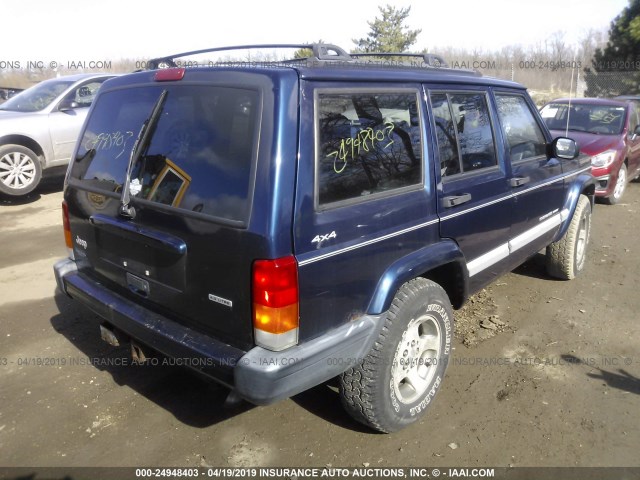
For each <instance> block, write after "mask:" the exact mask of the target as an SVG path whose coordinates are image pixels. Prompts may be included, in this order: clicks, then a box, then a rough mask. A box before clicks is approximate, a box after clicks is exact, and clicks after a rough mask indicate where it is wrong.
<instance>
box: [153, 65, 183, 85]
mask: <svg viewBox="0 0 640 480" xmlns="http://www.w3.org/2000/svg"><path fill="white" fill-rule="evenodd" d="M184 72H185V69H184V68H163V69H162V70H158V71H157V72H156V74H155V75H154V76H153V79H154V80H155V81H156V82H172V81H176V80H182V79H183V78H184Z"/></svg>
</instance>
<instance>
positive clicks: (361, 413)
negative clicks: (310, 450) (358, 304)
mask: <svg viewBox="0 0 640 480" xmlns="http://www.w3.org/2000/svg"><path fill="white" fill-rule="evenodd" d="M452 333H453V311H452V308H451V303H450V302H449V298H448V297H447V294H446V293H445V291H444V290H443V289H442V287H440V286H439V285H438V284H436V283H434V282H432V281H430V280H426V279H424V278H416V279H414V280H411V281H410V282H407V283H405V284H404V285H403V286H402V287H401V288H400V289H399V290H398V292H397V294H396V296H395V298H394V299H393V302H392V304H391V308H390V309H389V311H388V312H387V315H386V319H385V324H384V326H383V328H382V331H381V332H380V335H379V337H378V339H377V341H376V342H375V343H374V345H373V347H372V348H371V351H370V352H369V353H368V354H367V356H366V357H365V358H364V359H363V360H362V361H361V362H360V363H359V364H358V365H357V366H355V367H353V368H350V369H349V370H347V371H346V372H344V373H343V374H342V375H341V376H340V395H341V398H342V403H343V405H344V407H345V409H346V410H347V412H349V414H350V415H351V416H352V417H353V418H355V419H356V420H358V421H359V422H361V423H364V424H365V425H367V426H369V427H371V428H373V429H376V430H379V431H381V432H394V431H396V430H399V429H401V428H403V427H405V426H407V425H410V424H411V423H414V422H415V421H416V420H418V419H419V418H420V417H421V416H422V415H423V414H424V413H425V411H426V409H427V407H428V406H429V405H430V404H431V401H432V400H433V397H434V396H435V394H436V392H437V391H438V389H439V388H440V385H441V383H442V380H443V378H444V373H445V370H446V368H447V363H448V359H449V355H450V352H451V336H452Z"/></svg>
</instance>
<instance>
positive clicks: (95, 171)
mask: <svg viewBox="0 0 640 480" xmlns="http://www.w3.org/2000/svg"><path fill="white" fill-rule="evenodd" d="M166 90H167V96H166V102H165V103H164V105H163V106H162V109H161V114H160V116H159V117H158V118H157V124H156V125H155V128H154V129H153V132H152V133H151V138H150V139H149V140H148V142H146V145H145V148H144V150H143V151H142V153H141V154H140V156H139V157H134V158H133V159H132V160H134V165H131V177H130V179H129V180H130V183H129V192H130V196H131V200H133V201H140V200H142V201H150V202H154V203H160V204H163V205H166V206H171V207H175V208H180V209H185V210H189V211H191V212H196V213H202V214H207V215H211V216H215V217H219V218H223V219H228V220H235V221H244V220H246V218H247V215H248V208H249V202H248V199H249V195H250V186H251V178H252V167H253V158H254V155H255V151H256V145H257V129H256V122H257V119H258V118H259V105H260V101H259V100H260V95H259V92H257V91H253V90H248V89H244V88H234V87H216V86H200V85H183V86H171V87H168V88H167V89H166ZM161 93H162V89H161V88H160V87H138V88H131V89H128V90H116V91H113V92H107V93H105V94H102V95H101V96H100V97H99V98H98V100H97V101H96V105H95V107H94V111H93V113H92V114H91V116H90V118H89V121H88V123H87V127H86V130H85V132H84V134H83V136H82V137H81V138H82V140H81V143H80V144H79V147H78V152H77V155H76V159H75V162H74V164H73V167H72V170H71V178H75V179H77V180H79V181H81V182H83V183H86V184H87V186H88V187H89V188H92V189H98V190H104V191H108V192H116V193H120V192H121V191H122V188H123V186H124V184H125V180H126V176H127V175H126V174H127V164H128V162H129V159H130V158H131V150H132V148H133V146H134V144H135V140H136V135H138V132H139V131H140V128H141V126H142V124H143V123H144V122H145V120H146V119H147V117H148V116H149V114H150V112H151V111H152V110H153V108H154V105H155V104H156V102H158V98H159V96H160V94H161Z"/></svg>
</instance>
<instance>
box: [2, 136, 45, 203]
mask: <svg viewBox="0 0 640 480" xmlns="http://www.w3.org/2000/svg"><path fill="white" fill-rule="evenodd" d="M41 178H42V167H41V166H40V161H39V160H38V157H37V155H36V154H35V153H33V152H32V151H31V150H30V149H28V148H26V147H23V146H22V145H3V146H2V147H0V192H2V193H5V194H7V195H12V196H20V195H26V194H27V193H30V192H32V191H33V189H34V188H36V187H37V186H38V184H39V183H40V179H41Z"/></svg>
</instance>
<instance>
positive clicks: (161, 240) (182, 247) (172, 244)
mask: <svg viewBox="0 0 640 480" xmlns="http://www.w3.org/2000/svg"><path fill="white" fill-rule="evenodd" d="M89 221H90V222H91V223H92V224H93V225H95V226H96V227H100V228H104V229H106V230H117V231H120V232H126V233H130V234H132V235H131V236H132V237H135V236H141V237H144V238H145V240H147V241H148V242H149V243H151V244H152V245H154V246H156V247H159V248H162V249H163V250H167V251H169V252H172V253H176V254H178V255H184V254H185V253H187V244H186V243H185V242H184V240H182V239H180V238H178V237H174V236H173V235H168V234H166V233H162V232H157V231H154V230H149V229H147V228H142V227H140V226H139V225H136V224H134V223H131V222H127V221H123V220H118V219H116V218H111V217H108V216H106V215H100V214H97V215H91V217H89Z"/></svg>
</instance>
